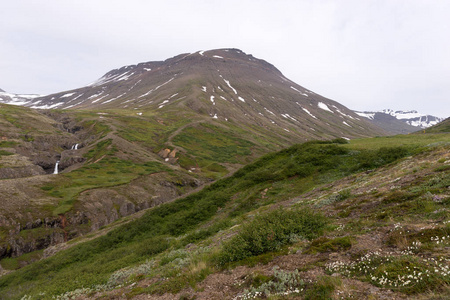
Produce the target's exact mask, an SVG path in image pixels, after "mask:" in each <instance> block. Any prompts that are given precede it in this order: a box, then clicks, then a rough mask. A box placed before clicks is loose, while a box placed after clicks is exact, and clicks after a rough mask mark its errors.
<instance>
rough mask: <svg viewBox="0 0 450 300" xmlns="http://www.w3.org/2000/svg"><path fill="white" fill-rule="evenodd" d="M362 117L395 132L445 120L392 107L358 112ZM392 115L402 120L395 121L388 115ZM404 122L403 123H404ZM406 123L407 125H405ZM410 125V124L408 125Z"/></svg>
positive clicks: (406, 131)
mask: <svg viewBox="0 0 450 300" xmlns="http://www.w3.org/2000/svg"><path fill="white" fill-rule="evenodd" d="M355 113H356V114H358V115H359V116H361V117H365V118H367V119H369V120H371V121H372V122H373V123H374V124H377V125H378V126H380V127H382V128H383V129H385V130H387V131H389V132H393V133H409V132H414V131H417V130H420V128H422V129H424V128H428V127H430V126H433V125H436V124H437V123H439V122H441V121H443V120H444V118H440V117H436V116H431V115H424V114H420V113H418V112H417V111H415V110H410V111H401V110H399V111H394V110H391V109H384V110H382V111H375V112H371V111H364V112H357V111H355ZM387 116H392V117H394V118H395V119H397V120H399V121H400V122H401V123H400V122H395V120H394V119H392V118H390V117H387ZM402 123H403V124H402ZM405 124H406V126H405ZM408 125H409V126H408Z"/></svg>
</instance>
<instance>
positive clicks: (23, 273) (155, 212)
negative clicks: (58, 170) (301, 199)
mask: <svg viewBox="0 0 450 300" xmlns="http://www.w3.org/2000/svg"><path fill="white" fill-rule="evenodd" d="M226 140H227V139H226ZM229 141H230V139H228V142H229ZM101 149H103V148H102V147H100V146H99V149H98V151H102V150H101ZM399 150H402V148H398V147H395V148H383V149H376V150H365V151H354V150H352V149H348V148H347V145H342V144H339V143H332V142H308V143H304V144H300V145H295V146H293V147H290V148H288V149H285V150H282V151H280V152H277V153H273V154H268V155H266V156H264V157H262V158H261V159H259V160H257V161H256V162H255V163H252V164H250V165H247V166H245V167H243V168H241V169H240V170H238V171H237V172H236V173H235V174H234V175H233V176H230V177H228V178H225V179H222V180H219V181H217V182H215V183H213V184H212V185H210V186H208V187H206V188H204V189H203V190H202V191H200V192H198V193H195V194H192V195H189V196H187V197H184V198H182V199H179V200H177V201H174V202H171V203H167V204H164V205H161V206H159V207H155V208H153V209H151V210H149V211H148V212H147V213H146V214H144V216H143V217H141V218H140V219H137V220H135V221H131V222H130V223H128V224H125V225H122V226H120V227H118V228H116V229H114V230H112V231H111V232H109V233H108V234H107V235H105V236H102V237H99V238H97V239H95V240H93V241H89V242H86V243H82V244H79V245H76V246H74V247H73V248H70V249H68V250H66V251H64V252H60V253H58V254H56V255H55V256H53V257H51V258H48V259H45V260H42V261H39V262H36V263H34V264H32V265H30V266H27V267H24V268H23V269H20V270H17V271H16V272H14V273H12V274H9V275H7V276H3V277H1V278H0V293H3V294H5V295H7V296H8V297H9V298H20V297H22V296H23V295H25V294H29V295H32V296H34V297H37V296H36V295H37V294H38V293H39V292H45V293H46V296H45V297H47V298H51V296H52V295H58V294H61V293H63V292H66V291H70V290H74V289H77V288H81V287H90V286H92V285H96V284H105V283H106V282H107V281H108V278H109V277H110V276H111V274H112V273H113V272H115V271H116V270H119V269H122V268H124V267H127V266H131V265H135V264H139V263H142V262H144V261H146V260H147V259H150V258H152V257H154V256H155V255H157V254H158V253H160V252H162V251H164V250H165V249H167V248H169V247H175V248H177V247H183V246H185V245H186V244H188V243H191V242H200V241H203V240H205V239H207V238H208V237H210V236H212V235H214V234H215V233H217V232H218V231H220V230H226V229H227V228H229V227H230V226H232V225H233V224H236V222H239V221H238V220H240V218H244V217H245V215H246V213H247V212H250V211H252V210H255V209H258V208H260V207H261V206H264V205H268V204H271V203H275V202H278V201H283V200H286V199H288V198H289V197H291V196H292V195H295V194H296V193H298V191H302V192H304V191H306V190H308V189H311V188H312V187H314V186H317V185H320V184H322V183H326V182H330V181H332V180H335V179H336V178H342V177H343V176H346V175H349V174H352V173H354V172H359V171H361V170H366V169H373V168H376V167H379V166H383V165H385V164H388V163H391V162H393V161H394V160H396V159H399V158H401V156H402V155H408V154H409V152H408V150H405V151H403V150H402V151H399ZM374 153H375V154H376V155H374ZM398 153H401V155H399V154H398ZM93 157H94V156H93ZM160 168H161V166H160V165H159V164H155V165H151V166H146V165H145V164H136V163H132V162H129V161H122V160H120V159H118V158H114V157H109V156H107V157H105V158H104V159H102V160H100V161H99V162H97V163H95V164H91V165H88V166H86V167H84V168H81V169H78V170H76V171H74V172H71V173H69V174H60V175H58V182H54V184H55V185H54V186H53V188H50V185H47V187H46V188H45V190H46V192H48V193H50V194H51V195H54V196H59V197H61V202H60V208H59V209H60V210H62V211H64V210H65V209H66V207H65V206H64V205H68V206H70V205H73V202H71V201H74V200H75V199H76V195H77V194H78V193H80V192H81V191H83V190H85V189H89V188H94V185H95V186H97V187H100V186H109V185H117V184H121V183H122V182H126V181H129V180H131V179H132V178H134V176H137V174H138V173H140V172H144V173H145V172H149V173H151V172H152V171H155V170H160ZM436 182H437V183H435V184H434V186H436V185H439V184H442V183H441V181H439V180H437V181H436ZM297 195H298V194H297ZM55 211H56V212H59V211H58V210H55ZM281 219H283V221H286V220H289V221H286V224H284V223H283V222H281V221H280V220H281ZM254 222H255V223H250V224H253V225H248V226H249V227H247V229H246V230H247V231H243V236H241V237H240V239H243V240H244V241H245V242H246V243H247V245H253V246H254V247H253V246H251V247H250V248H251V249H250V248H249V247H248V246H247V248H245V247H244V248H243V249H240V250H239V251H237V252H236V253H237V255H236V256H233V255H230V256H229V258H228V261H235V260H238V259H241V258H243V257H247V258H252V257H258V255H266V253H270V251H276V250H277V249H280V248H279V247H282V245H283V244H286V243H290V242H291V241H294V239H296V238H299V237H304V238H308V239H311V238H314V237H316V236H317V235H318V234H320V230H321V228H323V226H324V224H325V223H326V222H325V221H324V219H323V218H322V217H320V215H316V214H314V213H310V212H306V211H305V212H303V213H302V212H301V211H297V210H294V211H275V212H274V213H272V214H270V213H269V214H268V215H263V216H262V217H260V218H259V217H258V218H256V219H255V221H254ZM258 224H259V225H258ZM262 224H272V225H273V227H270V226H272V225H270V226H269V225H268V226H265V225H262ZM270 230H273V231H270ZM245 232H247V233H246V234H244V233H245ZM272 234H273V235H272ZM260 235H263V237H264V238H265V240H264V239H261V237H259V236H260ZM272 237H273V241H274V243H271V242H270V241H272ZM249 241H250V242H249ZM230 243H231V244H230V246H227V247H229V248H230V249H232V248H233V247H234V246H236V247H237V246H239V243H237V242H236V241H234V242H233V243H232V242H230ZM232 244H234V246H233V247H232V246H231V245H232ZM253 248H255V249H256V250H253ZM224 251H225V252H224V253H227V250H224ZM230 251H231V250H230ZM268 251H269V252H268ZM231 252H232V251H231ZM242 253H247V254H245V255H244V254H242ZM258 253H259V254H258ZM223 261H224V262H225V261H226V259H224V260H223ZM203 275H204V274H203ZM203 275H201V276H200V275H199V276H200V277H199V278H201V277H202V276H203ZM189 280H190V279H189ZM189 280H187V279H186V281H181V282H180V281H178V282H177V283H176V284H177V286H178V285H179V284H182V283H183V282H184V283H186V282H187V281H189ZM194 281H195V280H194Z"/></svg>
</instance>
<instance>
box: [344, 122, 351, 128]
mask: <svg viewBox="0 0 450 300" xmlns="http://www.w3.org/2000/svg"><path fill="white" fill-rule="evenodd" d="M342 123H344V125H347V126H348V127H352V126H350V125H348V123H347V122H345V121H343V122H342Z"/></svg>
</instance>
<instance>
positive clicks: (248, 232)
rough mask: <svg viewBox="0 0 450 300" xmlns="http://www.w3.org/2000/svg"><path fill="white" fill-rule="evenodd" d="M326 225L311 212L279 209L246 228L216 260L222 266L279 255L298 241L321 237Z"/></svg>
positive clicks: (259, 218) (259, 217)
mask: <svg viewBox="0 0 450 300" xmlns="http://www.w3.org/2000/svg"><path fill="white" fill-rule="evenodd" d="M326 224H327V221H326V219H325V217H324V216H322V215H320V214H317V213H314V212H313V211H312V210H310V209H302V210H300V209H296V210H285V209H281V208H280V209H277V210H275V211H272V212H270V213H267V214H265V215H261V216H257V217H255V219H254V220H253V221H252V222H250V223H249V224H247V225H244V226H243V228H242V229H241V231H240V232H239V234H238V235H237V236H235V237H234V238H232V239H231V240H230V241H228V242H227V243H225V244H224V246H223V249H222V251H221V253H220V254H219V256H218V258H217V263H218V264H219V265H224V264H226V263H229V262H233V261H239V260H242V259H245V258H247V257H251V256H256V255H259V254H262V253H265V252H270V251H277V250H279V249H280V248H281V247H282V246H284V245H286V244H290V243H293V242H295V241H297V240H298V239H311V238H314V237H316V236H317V235H319V234H320V233H321V232H322V231H323V229H324V227H325V225H326Z"/></svg>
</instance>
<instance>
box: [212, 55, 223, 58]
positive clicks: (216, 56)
mask: <svg viewBox="0 0 450 300" xmlns="http://www.w3.org/2000/svg"><path fill="white" fill-rule="evenodd" d="M213 57H215V58H223V57H222V56H219V55H213Z"/></svg>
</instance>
